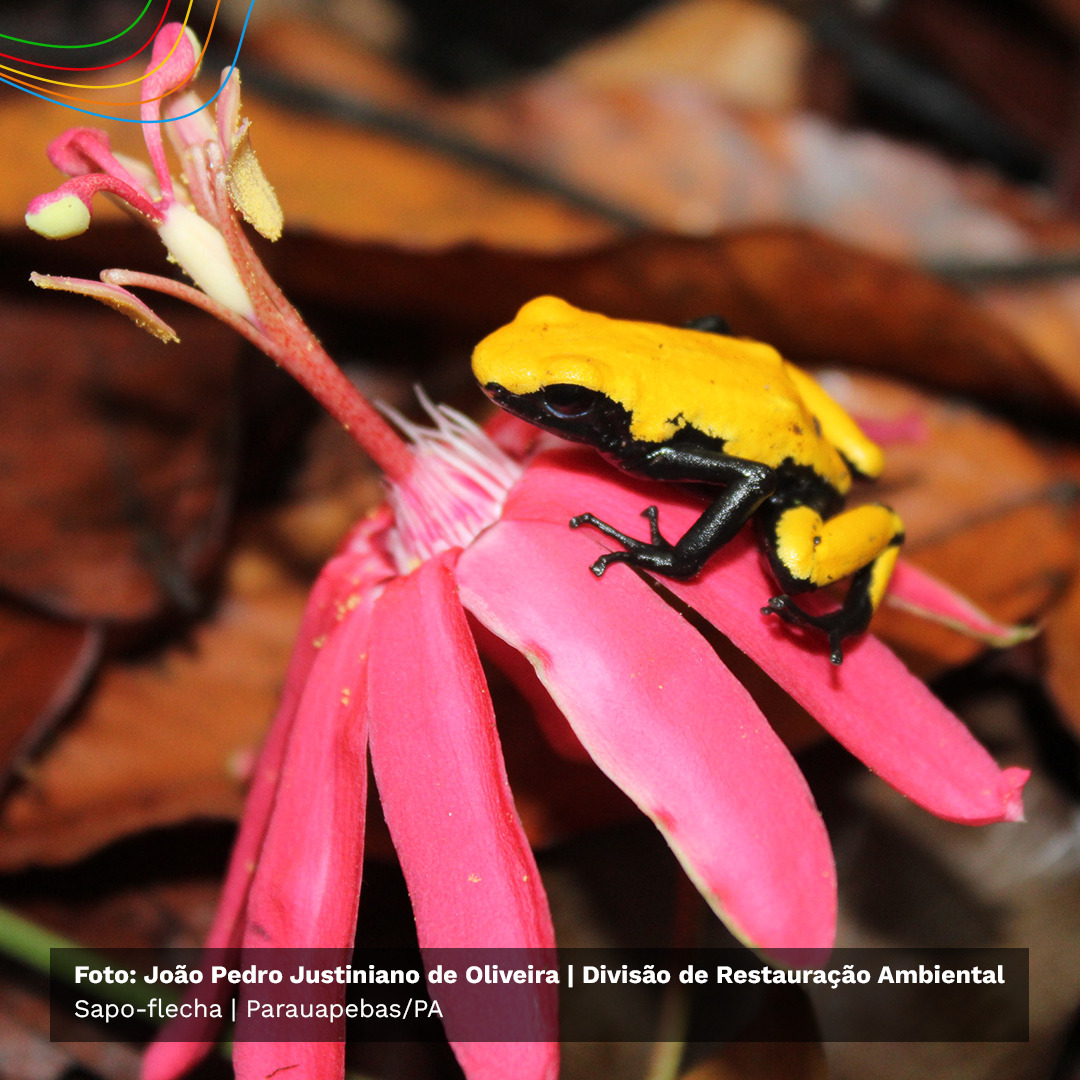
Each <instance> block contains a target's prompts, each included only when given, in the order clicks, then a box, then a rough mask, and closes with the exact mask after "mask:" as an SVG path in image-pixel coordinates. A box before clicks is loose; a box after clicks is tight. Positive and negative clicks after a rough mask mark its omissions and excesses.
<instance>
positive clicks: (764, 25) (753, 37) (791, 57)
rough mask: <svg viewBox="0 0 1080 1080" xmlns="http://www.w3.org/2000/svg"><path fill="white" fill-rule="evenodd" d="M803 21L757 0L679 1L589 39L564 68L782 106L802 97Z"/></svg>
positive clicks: (597, 81) (624, 82)
mask: <svg viewBox="0 0 1080 1080" xmlns="http://www.w3.org/2000/svg"><path fill="white" fill-rule="evenodd" d="M809 51H810V46H809V41H808V39H807V33H806V29H805V27H804V26H803V25H802V24H800V23H799V22H798V21H797V20H796V19H794V18H793V17H792V16H790V15H788V14H787V13H786V12H784V11H783V10H781V9H780V8H778V7H774V6H772V5H769V4H763V3H757V2H755V0H680V2H677V3H668V4H664V5H661V6H659V7H656V8H652V9H647V10H646V11H645V12H644V14H643V15H642V16H641V17H639V18H638V19H637V20H635V21H634V22H633V23H632V24H631V25H630V26H628V27H626V28H625V29H623V30H621V31H619V32H617V33H615V34H611V35H608V36H607V37H604V38H602V39H600V40H599V41H597V42H593V43H591V44H589V45H586V46H585V47H584V48H582V49H579V50H577V51H576V52H575V53H573V54H572V55H571V56H569V57H568V58H567V59H566V60H565V61H564V62H563V64H561V65H560V67H561V69H562V70H563V71H564V72H565V73H566V74H567V75H569V76H570V77H572V78H579V79H581V80H583V81H584V82H586V83H589V84H592V85H594V86H601V85H609V86H622V87H628V86H635V85H646V86H648V85H656V84H659V83H664V84H667V85H669V86H672V87H675V86H680V85H693V86H695V87H700V88H702V89H707V90H710V91H712V92H713V93H715V94H716V96H717V98H718V99H719V100H721V101H724V102H727V103H728V104H731V105H737V106H740V107H742V108H758V109H769V110H774V111H784V110H788V109H793V108H795V107H796V106H797V105H799V104H800V103H801V100H802V75H803V71H802V69H803V66H804V64H805V63H806V60H807V57H808V54H809Z"/></svg>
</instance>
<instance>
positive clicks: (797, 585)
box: [761, 505, 904, 664]
mask: <svg viewBox="0 0 1080 1080" xmlns="http://www.w3.org/2000/svg"><path fill="white" fill-rule="evenodd" d="M765 528H766V537H765V539H766V547H767V549H768V552H769V559H770V562H771V563H772V567H773V571H774V573H775V574H776V577H777V580H778V581H779V582H780V584H781V586H782V587H783V588H784V589H785V590H786V592H785V594H784V595H781V596H774V597H773V598H772V599H771V600H770V601H769V603H768V605H767V606H766V607H764V608H762V609H761V610H762V612H763V613H764V614H776V615H779V616H780V617H781V618H782V619H784V620H785V621H786V622H789V623H792V624H794V625H795V626H811V627H814V628H816V629H818V630H822V631H824V632H825V633H826V634H827V635H828V638H829V658H830V659H831V660H832V662H833V663H834V664H839V663H840V662H841V660H843V642H844V638H847V637H852V636H854V635H855V634H861V633H862V632H863V631H864V630H865V629H866V627H867V625H868V624H869V622H870V618H871V616H872V615H873V614H874V612H875V611H876V610H877V607H878V605H879V604H880V603H881V598H882V597H883V596H884V594H885V587H886V586H887V585H888V583H889V578H890V576H891V575H892V571H893V567H894V566H895V565H896V557H897V555H898V554H899V553H900V545H901V544H902V543H903V540H904V526H903V523H902V522H901V521H900V518H899V517H898V516H897V515H896V514H895V513H893V511H892V510H890V509H889V508H888V507H887V506H880V505H871V506H859V507H856V508H855V509H853V510H846V511H844V512H842V513H839V514H836V515H835V516H833V517H830V518H827V519H825V518H822V516H821V514H820V513H818V511H817V510H815V509H814V508H813V507H810V506H802V505H800V506H789V507H786V508H783V509H781V510H780V511H779V512H778V513H776V514H775V515H769V520H768V522H767V523H766V525H765ZM846 577H851V579H852V581H851V586H850V588H849V590H848V594H847V597H846V598H845V600H844V604H843V606H842V607H841V608H839V609H838V610H837V611H832V612H829V613H828V614H826V615H813V614H811V613H810V612H807V611H803V609H802V608H800V607H799V606H798V605H797V604H796V603H795V601H794V600H792V598H791V597H790V596H789V595H787V593H800V592H808V591H810V590H812V589H821V588H824V587H825V586H826V585H831V584H833V582H836V581H841V580H842V579H843V578H846Z"/></svg>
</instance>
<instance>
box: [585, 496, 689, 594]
mask: <svg viewBox="0 0 1080 1080" xmlns="http://www.w3.org/2000/svg"><path fill="white" fill-rule="evenodd" d="M641 516H642V517H644V518H647V519H648V522H649V536H650V539H649V540H647V541H646V540H635V539H634V537H632V536H627V535H626V533H623V532H619V530H618V529H616V528H615V527H614V526H613V525H609V524H608V523H607V522H606V521H601V520H600V519H599V518H598V517H596V516H595V515H594V514H578V515H577V516H576V517H572V518H571V519H570V528H571V529H579V528H581V526H582V525H591V526H592V527H593V528H594V529H598V530H599V531H600V532H602V533H603V534H604V535H605V536H609V537H611V539H612V540H616V541H618V543H620V544H622V546H623V547H624V548H625V549H626V550H625V551H609V552H608V553H607V554H606V555H601V556H600V558H599V559H597V560H596V562H594V563H593V564H592V566H590V567H589V569H590V570H591V571H592V572H593V573H594V574H595V575H596V576H597V577H603V576H604V571H605V570H606V569H607V568H608V566H609V565H610V564H611V563H614V562H624V563H629V564H630V565H631V566H636V567H639V568H640V569H642V570H655V571H657V572H659V573H661V574H665V573H667V574H670V573H671V572H672V569H673V567H674V565H675V547H674V545H673V544H669V543H668V541H667V540H665V539H664V537H663V536H662V535H661V533H660V526H659V525H658V524H657V509H656V507H655V506H650V507H648V508H647V509H645V510H642V512H641Z"/></svg>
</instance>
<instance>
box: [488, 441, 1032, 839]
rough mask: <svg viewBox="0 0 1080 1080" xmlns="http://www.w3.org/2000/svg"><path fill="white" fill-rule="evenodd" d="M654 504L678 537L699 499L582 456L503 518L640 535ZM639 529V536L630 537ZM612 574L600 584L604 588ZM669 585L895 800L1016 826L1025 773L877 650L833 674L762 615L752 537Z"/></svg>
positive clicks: (812, 644)
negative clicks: (580, 522) (1004, 765)
mask: <svg viewBox="0 0 1080 1080" xmlns="http://www.w3.org/2000/svg"><path fill="white" fill-rule="evenodd" d="M650 503H656V504H657V505H658V506H659V507H660V527H661V529H662V530H663V531H664V532H665V533H666V534H667V535H668V536H675V537H677V536H680V535H682V533H683V532H684V531H685V530H686V528H687V527H688V526H689V525H690V524H691V523H692V522H693V521H694V519H695V518H696V516H697V514H698V513H699V512H700V507H701V503H700V501H697V502H695V501H693V500H692V499H690V498H689V497H688V496H687V495H685V494H684V493H682V492H679V491H678V490H675V489H674V488H673V486H672V485H659V484H651V485H650V484H638V483H635V482H632V481H630V480H629V478H627V477H623V476H621V475H617V474H615V473H613V472H611V471H610V470H608V469H607V468H606V467H605V466H604V465H603V464H602V462H599V461H598V460H595V459H594V458H592V457H590V456H589V455H582V454H580V453H578V452H570V453H562V454H558V455H556V454H552V455H550V457H549V458H548V459H547V460H546V461H545V462H538V463H537V464H535V465H534V466H533V467H532V468H530V470H529V471H528V473H527V474H526V477H525V479H524V480H523V481H522V482H521V484H519V485H518V487H517V488H516V489H515V491H514V492H513V494H512V496H511V500H510V502H509V503H508V505H507V510H506V513H507V514H511V515H522V514H524V515H527V516H530V517H536V518H542V519H545V520H551V521H555V522H558V521H562V520H563V519H564V518H565V517H566V516H567V515H568V514H573V513H580V512H581V511H582V510H590V511H592V512H593V513H595V514H597V516H598V517H600V518H602V519H605V520H607V521H610V522H611V523H612V524H613V525H615V526H616V527H619V528H623V529H625V530H627V531H629V532H630V533H632V534H634V535H641V536H645V535H646V534H647V529H646V526H645V524H644V522H642V521H641V519H640V517H639V516H638V515H639V513H640V511H641V509H642V508H643V507H644V506H646V505H649V504H650ZM635 530H637V532H635ZM606 579H607V576H606V575H605V578H604V579H603V580H606ZM662 580H663V583H664V587H665V588H667V589H669V590H670V591H671V592H672V593H674V594H675V595H676V596H678V597H679V598H680V599H682V600H684V601H686V603H688V604H690V605H691V607H693V608H694V609H695V610H697V611H699V612H700V613H701V614H702V615H704V616H705V618H706V619H708V620H709V621H710V622H711V623H713V625H714V626H717V627H718V628H719V629H720V630H722V631H723V632H724V633H725V634H726V635H727V636H728V637H729V638H730V639H731V640H732V642H734V644H735V645H736V646H738V648H740V649H742V651H743V652H745V653H746V654H747V655H748V656H750V657H751V658H752V659H753V660H754V661H755V662H756V663H758V664H759V665H760V666H761V667H762V668H763V669H764V670H765V671H766V672H767V673H768V674H769V675H770V676H771V677H772V678H773V679H774V680H775V681H776V682H777V683H778V684H779V685H780V686H782V687H783V688H784V689H785V690H786V691H787V692H788V693H789V694H791V696H792V697H793V698H794V699H795V700H796V701H798V702H799V703H800V704H801V705H803V706H804V707H805V708H806V709H807V710H808V711H809V712H810V713H811V714H812V715H813V716H814V717H815V718H816V719H817V720H818V721H819V723H821V724H822V726H823V727H825V728H826V729H827V730H828V731H830V732H831V733H832V734H833V735H834V736H835V737H836V738H837V739H838V740H839V741H840V742H841V743H843V745H844V746H846V747H847V748H848V749H849V750H850V751H851V752H852V753H853V754H855V755H856V756H857V757H858V758H860V759H861V760H862V761H863V762H864V763H865V764H866V765H868V766H869V767H870V768H871V769H873V770H874V771H875V772H876V773H878V774H879V775H880V776H881V777H882V779H884V780H885V781H886V782H887V783H889V784H891V785H892V786H893V787H895V788H896V789H897V791H899V792H901V793H902V794H904V795H906V796H907V797H908V798H910V799H912V800H913V801H914V802H917V803H918V804H919V805H920V806H922V807H924V808H925V809H927V810H929V811H930V812H931V813H934V814H937V815H938V816H939V817H943V818H946V819H948V820H950V821H960V822H965V823H967V824H971V825H979V824H986V823H989V822H992V821H1002V820H1005V821H1017V820H1020V819H1021V818H1022V816H1023V809H1022V802H1021V797H1020V789H1021V788H1022V787H1023V784H1024V781H1025V780H1026V779H1027V777H1028V772H1027V770H1025V769H1015V768H1014V769H1005V770H1004V771H1002V770H999V769H998V767H997V765H996V764H995V763H994V761H993V759H992V758H991V757H990V755H989V754H988V753H987V752H986V751H985V750H984V749H983V748H982V747H981V746H980V745H979V744H978V743H977V742H976V741H975V739H974V738H973V736H972V735H971V733H970V732H969V731H968V730H967V728H966V727H964V725H963V724H962V723H961V722H960V721H959V720H958V719H957V718H956V717H955V716H953V714H952V713H951V712H949V710H948V709H946V708H945V706H944V705H942V704H941V702H939V701H938V700H937V698H935V697H934V695H933V694H931V693H930V691H929V690H928V689H927V688H926V686H925V685H924V684H923V683H922V682H920V681H919V680H918V679H916V678H915V677H914V676H913V675H912V674H911V673H910V672H909V671H908V670H907V669H906V668H905V667H904V665H903V664H902V663H901V662H900V660H899V659H897V657H896V656H894V655H893V653H891V652H890V651H889V650H888V649H887V648H886V647H885V646H884V645H883V644H881V642H880V641H878V640H877V639H876V638H874V637H873V636H872V635H866V636H865V637H864V638H863V639H862V640H861V641H859V642H857V643H855V644H854V645H848V646H847V647H846V648H845V650H844V663H843V665H841V666H840V667H839V668H837V667H834V666H833V665H831V664H829V663H828V661H827V659H826V655H825V649H824V645H823V642H822V641H821V640H819V639H818V637H817V636H814V635H809V634H796V633H794V632H792V630H791V629H790V628H789V627H787V626H785V625H783V624H782V623H781V622H780V621H779V620H778V619H775V618H770V617H767V616H763V615H761V614H760V611H759V609H760V608H761V606H762V604H763V603H764V602H765V601H766V600H767V599H768V598H769V597H770V596H772V595H773V594H774V593H776V592H777V591H779V590H778V588H777V585H776V583H775V582H774V581H773V580H772V578H771V577H769V576H767V575H766V573H765V572H764V571H763V569H762V566H761V559H760V556H759V553H758V551H757V548H756V545H755V544H754V542H753V540H752V537H751V534H750V532H749V530H745V531H744V532H743V533H742V534H741V535H740V536H738V537H736V538H735V540H733V541H732V542H731V543H730V544H729V545H728V546H727V547H726V548H725V549H724V550H723V551H722V552H720V553H719V554H718V555H717V556H716V557H715V558H714V559H713V560H712V562H711V563H710V564H709V566H708V567H707V568H706V570H705V572H704V573H702V574H701V575H700V577H699V578H698V579H696V580H695V581H691V582H678V581H674V580H670V579H667V578H664V579H662Z"/></svg>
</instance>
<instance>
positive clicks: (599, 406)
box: [484, 383, 630, 450]
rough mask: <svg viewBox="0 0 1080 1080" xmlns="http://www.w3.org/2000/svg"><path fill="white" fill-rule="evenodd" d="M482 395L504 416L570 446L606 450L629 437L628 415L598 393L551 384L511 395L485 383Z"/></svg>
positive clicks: (620, 407) (496, 385) (617, 405)
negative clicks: (578, 444)
mask: <svg viewBox="0 0 1080 1080" xmlns="http://www.w3.org/2000/svg"><path fill="white" fill-rule="evenodd" d="M484 392H485V393H486V394H487V395H488V397H490V398H491V400H492V401H494V402H495V404H496V405H499V406H500V407H501V408H504V409H506V411H507V412H510V413H513V414H514V415H515V416H520V417H521V419H522V420H528V421H529V423H530V424H536V426H537V427H542V428H544V429H545V430H546V431H551V432H554V433H555V434H556V435H561V436H562V437H563V438H564V439H570V440H571V441H572V442H581V443H588V444H589V445H590V446H595V447H598V448H599V449H601V450H610V449H614V448H615V447H616V446H617V445H619V444H622V443H624V442H625V440H626V439H627V438H628V436H629V433H630V413H629V412H628V411H627V410H626V409H625V408H623V406H622V405H620V404H618V402H615V401H612V400H611V398H609V397H608V396H607V395H606V394H602V393H600V391H599V390H589V389H588V388H586V387H584V386H576V385H574V384H573V383H553V384H552V385H551V386H545V387H543V388H541V389H540V390H534V391H533V392H531V393H528V394H513V393H511V392H510V391H509V390H507V389H506V388H505V387H502V386H500V385H499V384H498V383H488V384H487V386H485V387H484Z"/></svg>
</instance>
